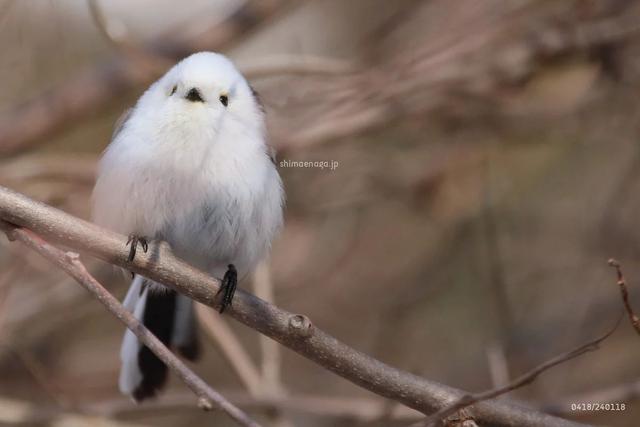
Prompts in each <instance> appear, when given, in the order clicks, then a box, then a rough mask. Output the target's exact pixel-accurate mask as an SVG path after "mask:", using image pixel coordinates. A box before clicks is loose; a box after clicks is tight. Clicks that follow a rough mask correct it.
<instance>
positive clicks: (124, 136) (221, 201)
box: [94, 52, 283, 278]
mask: <svg viewBox="0 0 640 427" xmlns="http://www.w3.org/2000/svg"><path fill="white" fill-rule="evenodd" d="M174 86H175V87H176V92H175V93H174V94H173V95H171V92H172V91H173V88H174ZM193 87H197V88H198V89H199V90H200V91H201V92H202V96H203V98H204V100H205V102H203V103H199V102H198V103H194V102H190V101H188V100H186V99H184V95H185V94H186V93H187V92H188V91H189V90H190V89H191V88H193ZM222 94H224V95H227V96H228V98H229V103H228V106H227V107H225V106H224V105H222V103H221V102H219V96H220V95H222ZM282 194H283V193H282V185H281V182H280V178H279V176H278V173H277V171H276V169H275V167H274V165H273V164H272V162H271V160H270V158H269V153H268V147H267V144H266V143H265V138H264V120H263V113H262V110H261V108H260V105H259V104H258V103H257V101H256V99H255V97H254V95H253V93H252V90H251V88H250V86H249V85H248V84H247V82H246V81H245V79H244V78H243V77H242V75H241V74H240V73H239V72H238V71H237V70H236V69H235V67H234V66H233V64H232V63H231V62H230V61H229V60H228V59H226V58H225V57H224V56H222V55H218V54H214V53H208V52H207V53H198V54H195V55H192V56H190V57H188V58H186V59H185V60H183V61H182V62H180V63H178V64H177V65H176V66H175V67H173V68H172V69H171V70H170V71H169V72H168V73H167V74H166V75H165V76H163V77H162V78H161V79H160V80H158V81H157V82H156V83H154V84H153V85H152V86H151V87H150V88H149V89H148V90H147V91H146V92H145V93H144V95H142V97H141V98H140V100H139V101H138V103H137V105H136V106H135V107H134V109H133V111H132V112H131V113H130V115H129V117H128V119H127V120H126V122H125V123H124V124H123V125H122V129H121V130H119V131H118V132H117V134H116V136H115V138H114V140H113V141H112V142H111V144H110V146H109V147H108V148H107V150H106V152H105V153H104V156H103V158H102V160H101V162H100V166H99V174H98V180H97V182H96V186H95V190H94V218H95V221H96V222H97V223H98V224H101V225H103V226H106V227H108V228H110V229H112V230H115V231H118V232H120V233H122V234H131V233H136V234H138V235H140V236H146V237H148V238H160V239H163V240H166V241H167V242H169V243H170V244H171V246H172V249H173V250H174V252H175V253H176V254H177V255H178V256H180V257H182V258H184V259H186V260H188V261H189V262H191V263H192V264H194V265H196V266H198V267H200V268H202V269H205V270H208V271H210V272H211V273H212V274H214V275H215V276H216V277H218V278H221V277H222V275H223V274H224V272H225V270H226V266H227V264H229V263H233V264H235V265H236V268H237V269H238V271H239V273H240V276H242V275H244V274H246V273H247V272H249V271H250V270H251V269H252V268H253V267H254V266H255V264H256V263H257V261H259V259H260V258H261V257H262V256H263V255H264V254H265V252H266V251H267V249H268V248H269V245H270V242H271V240H272V238H273V236H274V235H275V234H276V232H277V230H278V229H279V227H280V226H281V223H282V199H283V196H282Z"/></svg>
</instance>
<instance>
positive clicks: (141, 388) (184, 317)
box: [119, 275, 200, 401]
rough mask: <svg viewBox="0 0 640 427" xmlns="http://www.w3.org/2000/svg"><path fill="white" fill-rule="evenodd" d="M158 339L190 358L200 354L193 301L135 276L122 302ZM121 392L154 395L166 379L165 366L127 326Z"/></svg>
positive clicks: (138, 396)
mask: <svg viewBox="0 0 640 427" xmlns="http://www.w3.org/2000/svg"><path fill="white" fill-rule="evenodd" d="M123 305H124V307H125V308H126V309H127V310H129V311H131V312H132V313H133V315H134V316H135V317H136V318H137V319H138V320H140V321H141V322H142V323H143V324H144V325H145V326H146V327H147V329H149V330H150V331H151V332H152V333H153V334H154V335H155V336H156V337H157V338H158V339H159V340H160V341H162V342H163V343H164V344H165V345H166V346H167V347H170V348H173V349H175V350H177V351H178V353H180V354H181V355H182V356H184V357H185V358H187V359H189V360H195V359H197V358H198V356H199V353H200V345H199V342H198V338H197V331H196V321H195V315H194V309H193V301H192V300H191V299H189V298H187V297H185V296H182V295H179V294H177V293H176V292H175V291H174V290H171V289H168V288H165V287H162V286H160V285H158V284H156V283H154V282H152V281H150V280H148V279H145V278H144V277H142V276H139V275H136V276H135V278H134V279H133V281H132V282H131V286H130V288H129V292H127V296H126V297H125V300H124V302H123ZM120 360H121V361H122V368H121V371H120V381H119V386H120V391H121V392H122V393H123V394H125V395H128V396H131V397H132V398H133V399H134V400H136V401H142V400H144V399H147V398H150V397H153V396H155V395H156V393H157V392H158V391H160V390H161V389H162V387H163V386H164V384H165V383H166V380H167V366H166V365H165V364H164V363H163V362H162V361H161V360H160V359H158V358H157V357H156V355H154V354H153V353H152V352H151V350H149V349H148V348H147V347H146V346H143V345H142V344H141V343H140V341H138V338H137V337H136V336H135V335H134V334H133V332H131V331H130V330H129V329H127V330H126V331H125V334H124V339H123V341H122V348H121V350H120Z"/></svg>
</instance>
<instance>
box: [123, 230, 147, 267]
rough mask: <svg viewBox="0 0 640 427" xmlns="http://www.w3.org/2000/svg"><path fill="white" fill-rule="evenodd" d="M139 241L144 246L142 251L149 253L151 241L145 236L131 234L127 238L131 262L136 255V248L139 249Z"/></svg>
mask: <svg viewBox="0 0 640 427" xmlns="http://www.w3.org/2000/svg"><path fill="white" fill-rule="evenodd" d="M138 243H139V244H140V246H142V251H143V252H144V253H147V251H148V250H149V243H148V242H147V239H146V238H145V237H141V236H136V235H135V234H130V235H129V238H128V239H127V246H130V247H129V258H128V260H129V262H132V261H133V260H134V259H135V257H136V250H137V249H138Z"/></svg>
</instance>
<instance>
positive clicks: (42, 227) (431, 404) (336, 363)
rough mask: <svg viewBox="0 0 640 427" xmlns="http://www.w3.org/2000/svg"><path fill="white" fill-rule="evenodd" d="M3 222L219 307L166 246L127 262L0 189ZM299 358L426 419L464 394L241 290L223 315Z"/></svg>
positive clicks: (489, 419) (525, 412)
mask: <svg viewBox="0 0 640 427" xmlns="http://www.w3.org/2000/svg"><path fill="white" fill-rule="evenodd" d="M0 219H3V220H5V221H7V222H10V223H12V224H15V225H17V226H20V227H24V228H27V229H29V230H31V231H33V232H34V233H37V234H39V235H41V236H42V237H43V238H46V239H50V240H51V241H52V242H54V243H57V244H60V245H64V246H66V247H69V248H71V249H73V250H77V251H84V252H87V253H89V254H91V255H93V256H95V257H97V258H99V259H102V260H104V261H106V262H108V263H110V264H114V265H117V266H120V267H123V268H126V269H128V270H130V271H133V272H135V273H138V274H141V275H143V276H144V277H147V278H149V279H150V280H153V281H156V282H158V283H162V284H164V285H166V286H168V287H170V288H172V289H175V290H176V291H178V292H180V293H182V294H183V295H186V296H188V297H190V298H192V299H194V300H196V301H199V302H201V303H203V304H206V305H208V306H210V307H216V306H217V303H218V300H217V297H216V295H217V291H218V289H219V288H220V282H219V281H218V280H216V279H214V278H212V277H211V276H210V275H208V274H206V273H204V272H202V271H199V270H197V269H195V268H194V267H192V266H190V265H188V264H187V263H186V262H184V261H182V260H180V259H178V258H176V257H175V256H174V255H173V254H172V252H171V250H170V249H169V247H168V245H167V244H166V243H162V242H152V243H151V244H150V245H149V251H148V252H147V253H144V252H141V253H139V254H138V255H137V256H136V258H135V259H134V261H133V262H129V261H128V252H129V251H128V250H127V248H126V245H125V243H126V241H127V237H126V236H123V235H121V234H117V233H114V232H112V231H109V230H106V229H103V228H101V227H98V226H97V225H95V224H91V223H89V222H86V221H83V220H81V219H79V218H76V217H74V216H72V215H69V214H67V213H64V212H62V211H60V210H58V209H55V208H53V207H51V206H47V205H45V204H43V203H39V202H36V201H33V200H31V199H29V198H28V197H26V196H24V195H22V194H19V193H16V192H14V191H12V190H9V189H7V188H5V187H2V186H0ZM227 313H228V315H230V316H232V317H234V318H235V319H236V320H238V321H240V322H242V323H244V324H245V325H247V326H249V327H250V328H252V329H254V330H256V331H258V332H260V333H262V334H265V335H267V336H269V337H271V338H272V339H274V340H276V341H278V342H279V343H281V344H283V345H285V346H287V347H289V348H290V349H292V350H294V351H296V352H298V353H299V354H301V355H302V356H304V357H306V358H308V359H309V360H311V361H314V362H316V363H317V364H319V365H321V366H323V367H325V368H326V369H328V370H330V371H332V372H334V373H336V374H338V375H340V376H342V377H343V378H346V379H347V380H349V381H351V382H353V383H355V384H357V385H359V386H361V387H363V388H365V389H367V390H369V391H372V392H374V393H377V394H379V395H381V396H384V397H387V398H389V399H393V400H395V401H397V402H400V403H402V404H404V405H406V406H409V407H411V408H413V409H416V410H419V411H421V412H423V413H425V414H429V413H433V412H434V411H437V410H438V409H440V408H442V407H444V406H447V405H448V404H450V403H451V402H453V401H455V400H458V399H459V398H460V397H461V396H463V395H464V392H462V391H461V390H456V389H454V388H452V387H449V386H445V385H442V384H440V383H437V382H435V381H430V380H427V379H425V378H422V377H419V376H417V375H413V374H411V373H408V372H405V371H402V370H400V369H397V368H394V367H392V366H389V365H387V364H385V363H383V362H380V361H379V360H376V359H374V358H373V357H371V356H368V355H366V354H364V353H362V352H359V351H357V350H355V349H353V348H351V347H349V346H347V345H346V344H344V343H342V342H340V341H339V340H337V339H336V338H334V337H333V336H331V335H329V334H327V333H326V332H324V331H323V330H321V329H320V328H318V327H317V326H316V325H314V324H312V323H311V321H310V320H309V318H308V317H306V316H304V315H301V314H293V313H290V312H287V311H285V310H282V309H280V308H278V307H276V306H274V305H272V304H269V303H267V302H265V301H263V300H261V299H259V298H256V297H255V296H253V295H251V294H250V293H248V292H245V291H243V290H242V289H238V291H237V292H236V295H235V297H234V300H233V305H232V306H231V307H229V308H228V309H227V311H226V312H225V314H227ZM473 416H474V418H475V419H476V420H479V421H482V422H484V423H486V424H490V425H494V426H513V425H518V426H520V427H527V426H539V425H549V426H567V427H568V426H577V425H580V424H578V423H575V422H572V421H568V420H564V419H561V418H557V417H552V416H549V415H547V414H543V413H540V412H537V411H533V410H530V409H527V408H522V407H520V406H517V405H512V404H509V403H506V402H500V401H491V402H481V403H478V404H477V405H475V406H474V408H473Z"/></svg>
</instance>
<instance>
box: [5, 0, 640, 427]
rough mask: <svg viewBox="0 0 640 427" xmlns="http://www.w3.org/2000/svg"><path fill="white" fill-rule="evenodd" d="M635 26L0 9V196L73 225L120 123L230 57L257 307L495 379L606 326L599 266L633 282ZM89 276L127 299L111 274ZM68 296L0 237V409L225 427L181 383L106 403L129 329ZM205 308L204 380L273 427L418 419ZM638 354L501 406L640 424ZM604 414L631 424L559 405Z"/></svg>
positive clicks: (604, 14)
mask: <svg viewBox="0 0 640 427" xmlns="http://www.w3.org/2000/svg"><path fill="white" fill-rule="evenodd" d="M638 22H640V2H638V1H637V0H567V1H562V2H559V1H553V0H514V1H505V0H460V1H457V2H451V1H448V0H429V1H416V0H398V1H394V2H389V1H387V0H350V1H349V2H344V1H341V0H323V1H316V0H307V1H304V2H302V1H298V2H294V1H284V0H282V1H278V0H267V1H253V0H247V1H244V0H215V1H212V0H189V1H187V2H181V3H180V6H177V5H176V3H175V2H173V1H171V0H140V1H138V2H129V1H126V0H109V1H106V0H90V1H87V2H78V1H75V0H59V1H56V2H42V1H39V0H23V1H20V2H17V1H10V0H5V1H0V46H1V48H2V52H3V61H2V63H0V76H2V82H3V90H2V91H0V185H3V186H7V187H10V188H13V189H16V190H18V191H20V192H22V193H24V194H27V195H29V196H30V197H32V198H34V199H36V200H40V201H43V202H45V203H47V204H49V205H52V206H55V207H57V208H60V209H62V210H64V211H66V212H70V213H72V214H73V215H75V216H77V217H80V218H88V217H89V212H88V206H89V202H88V199H89V197H90V192H91V188H92V186H93V180H94V172H95V167H96V163H97V158H98V156H99V154H100V152H101V151H102V150H103V149H104V147H105V146H106V144H107V142H108V141H109V138H110V135H111V132H112V129H113V123H114V122H115V121H116V119H117V117H118V116H119V115H120V113H121V112H122V111H123V110H125V109H126V108H128V107H130V106H131V105H132V103H133V102H134V101H135V99H137V98H138V97H139V95H140V93H141V91H142V90H144V89H145V88H146V86H147V85H148V84H149V82H151V81H152V80H153V79H155V78H156V77H157V76H159V75H160V74H162V73H163V72H164V70H166V68H167V67H169V66H170V65H171V64H173V63H174V62H175V61H176V60H178V59H179V58H181V57H183V56H185V55H187V54H189V53H191V52H193V51H194V50H199V49H216V50H221V51H224V53H225V54H227V55H229V56H230V57H231V58H232V59H233V60H234V61H235V62H236V63H237V64H238V65H239V66H240V67H241V68H242V70H243V72H244V73H246V74H247V76H249V78H250V80H251V83H252V85H253V86H254V87H255V88H256V89H257V90H258V92H259V93H260V96H261V99H262V101H263V103H264V105H265V110H266V113H267V122H268V127H269V135H270V139H271V142H272V145H273V146H274V147H275V148H277V149H278V157H279V160H280V173H281V175H282V176H283V180H284V182H285V187H286V190H287V218H286V227H285V230H284V232H283V234H282V236H281V238H280V239H279V240H278V241H277V242H276V243H275V245H274V249H273V253H272V260H271V262H270V265H269V266H268V268H266V269H265V270H261V271H260V272H258V273H259V274H258V275H257V277H256V278H255V280H254V282H253V285H254V286H257V287H258V288H259V289H260V290H258V288H254V289H256V292H257V293H259V294H261V295H263V296H264V298H265V299H267V300H270V301H274V302H277V304H278V305H279V306H281V307H284V308H287V309H291V310H294V309H295V311H297V312H303V313H305V314H307V315H308V316H309V317H310V318H312V319H313V320H314V325H318V326H319V327H322V329H324V330H330V331H332V333H334V334H335V336H337V337H339V338H340V340H341V341H344V342H349V343H350V344H352V345H353V346H354V347H355V348H358V349H362V350H363V351H364V352H365V353H367V354H370V355H372V356H374V357H376V359H380V360H384V361H385V362H387V363H389V364H391V365H394V366H398V367H400V368H402V370H404V371H408V372H412V373H415V374H417V375H420V376H423V377H425V378H433V379H434V380H437V381H438V382H440V383H443V384H451V385H455V386H456V388H458V389H462V390H487V389H490V388H498V387H501V386H504V385H506V384H509V382H510V381H513V378H512V374H513V373H516V372H525V371H527V369H529V367H531V366H534V365H535V364H536V362H537V361H539V360H547V359H549V358H550V356H552V355H553V354H558V353H560V352H561V351H562V350H563V349H565V348H566V346H567V344H568V343H567V337H571V340H572V342H573V341H575V342H576V343H578V342H586V341H587V340H588V339H590V337H592V336H595V335H596V334H597V333H598V332H599V330H600V328H601V326H602V321H601V319H603V318H609V317H610V316H613V314H615V313H618V311H619V309H620V296H619V295H617V294H616V293H615V292H613V291H612V288H611V271H610V269H609V268H607V266H606V264H605V263H604V262H603V260H607V259H609V258H610V257H615V258H616V259H619V260H620V262H621V263H622V265H624V266H625V274H627V275H628V277H629V278H633V277H639V276H640V265H639V264H638V263H637V260H638V259H639V257H640V240H638V234H637V232H636V229H637V225H636V223H637V212H638V211H639V210H640V201H639V199H637V198H636V197H634V196H633V195H634V194H636V193H637V192H638V191H639V190H640V180H639V178H640V169H639V168H638V166H640V161H638V159H640V154H639V153H640V150H639V146H638V143H637V142H638V141H639V140H640V139H639V138H640V114H638V112H639V110H638V108H637V105H638V101H637V93H639V91H640V83H639V82H640V61H638V58H640V31H638V27H639V25H638ZM294 161H303V162H304V161H307V162H316V163H315V164H316V165H318V164H321V163H319V162H325V161H326V162H327V164H331V163H330V162H332V161H335V162H336V163H335V164H337V165H339V166H338V167H337V168H335V169H331V168H330V167H328V166H325V167H313V168H301V167H295V166H291V162H294ZM286 162H289V163H286ZM86 265H87V269H88V270H89V271H91V273H92V275H94V276H95V277H96V279H97V280H98V281H100V282H101V283H104V284H105V286H107V287H108V289H109V291H110V292H112V293H113V294H114V295H116V296H118V297H122V296H123V295H124V292H125V287H126V284H125V283H124V282H123V281H122V280H121V278H120V277H119V275H117V274H113V271H112V270H113V269H112V267H111V266H110V265H105V264H104V263H102V262H100V261H97V260H93V259H87V260H86ZM266 270H268V271H269V274H268V275H265V274H263V273H264V272H265V271H266ZM265 277H267V278H268V279H265ZM69 282H70V279H69V278H68V277H66V275H65V274H64V273H62V272H58V271H52V269H51V267H50V266H49V265H48V264H46V263H45V262H43V260H41V259H40V258H39V257H38V256H37V255H36V254H33V253H31V252H30V251H26V250H24V249H23V248H20V246H17V245H8V244H6V242H3V241H0V389H2V390H3V398H6V399H9V400H11V401H15V402H20V403H24V404H26V405H32V404H35V407H37V408H39V409H42V410H43V411H44V413H46V415H47V417H49V416H53V415H54V414H78V415H80V416H83V415H88V416H96V417H99V418H100V419H101V421H105V422H106V421H114V422H120V423H123V424H133V425H157V426H182V425H201V424H203V423H205V422H211V420H213V419H215V422H216V425H220V426H221V427H226V425H231V424H229V423H228V421H227V420H226V419H225V418H224V417H223V416H217V415H216V414H202V413H201V411H199V410H197V409H196V408H194V407H193V405H192V400H191V396H187V395H186V394H182V395H180V394H179V393H178V394H176V390H175V389H174V388H172V387H171V386H172V385H173V384H169V386H170V389H171V390H170V392H169V394H168V395H167V396H163V398H162V399H161V400H160V401H158V402H154V403H152V404H149V405H143V406H141V407H133V406H130V404H129V403H128V402H126V401H124V400H122V399H120V398H118V397H117V390H116V383H115V380H114V379H115V378H116V377H117V371H118V351H117V348H118V346H119V342H120V339H121V335H122V330H121V327H120V326H119V325H117V324H114V322H110V321H109V320H110V319H108V318H106V319H105V317H106V316H104V315H103V312H102V311H101V310H100V307H96V306H95V304H92V303H91V302H90V299H89V298H90V297H89V296H88V295H87V294H86V293H85V292H83V291H82V290H81V289H79V288H78V287H77V286H71V285H70V283H69ZM241 286H242V287H243V288H245V289H248V288H250V287H251V284H250V283H249V282H248V281H247V283H244V284H242V285H241ZM629 286H630V287H631V292H630V293H629V295H628V298H629V304H630V305H631V306H632V307H636V306H638V304H640V294H638V293H635V292H633V283H629ZM207 314H208V315H207ZM211 314H212V313H210V311H209V310H206V309H202V308H201V309H200V315H201V316H202V317H201V320H203V325H202V328H201V332H202V335H203V338H205V339H204V340H203V343H204V345H205V349H204V350H205V357H204V358H203V361H202V362H201V363H200V364H198V366H197V369H198V373H199V374H201V375H202V376H203V378H207V379H208V380H209V379H210V380H211V383H212V384H216V386H218V385H219V386H220V388H221V389H223V390H225V395H227V396H228V397H229V399H230V400H231V401H233V402H234V403H236V404H238V405H240V406H241V407H242V408H243V409H246V410H247V411H249V412H250V413H251V414H252V415H254V416H256V417H257V418H258V419H259V420H260V421H262V422H263V423H264V424H265V425H276V424H279V425H287V424H286V423H289V424H292V425H304V426H309V427H316V426H325V425H332V426H334V425H335V426H337V427H351V426H357V427H397V426H404V425H406V424H408V423H410V422H415V421H417V420H419V419H420V418H419V414H417V413H416V412H415V411H414V410H411V409H409V408H407V407H406V406H404V405H402V404H399V403H396V402H393V401H387V400H384V399H378V398H377V397H372V396H371V395H369V394H368V392H366V391H364V390H361V389H359V388H357V387H353V385H352V384H351V383H350V382H348V381H344V380H343V379H341V378H340V377H337V376H331V375H327V371H326V370H325V369H322V368H321V367H319V366H317V365H315V364H313V363H309V361H308V360H306V359H305V358H300V357H298V356H297V355H296V354H295V353H293V352H290V351H288V350H286V349H283V348H281V347H279V346H278V345H275V344H274V343H273V342H270V341H268V340H269V339H268V338H263V337H261V335H260V334H257V333H255V331H254V330H252V329H250V328H246V327H243V326H242V325H239V324H237V322H226V321H225V319H220V318H218V317H214V316H211ZM211 320H214V321H216V322H217V323H211V322H210V321H211ZM638 357H640V346H638V342H637V335H636V333H635V331H634V330H633V329H632V328H620V330H618V331H617V332H616V334H615V335H614V336H612V337H611V338H610V339H609V340H608V341H607V345H606V346H604V347H603V348H602V349H601V350H599V351H598V352H595V353H592V354H590V355H589V356H588V357H584V358H580V359H576V360H573V361H572V362H571V363H570V364H566V365H563V367H562V369H557V370H554V371H553V372H552V373H549V374H548V375H543V376H541V377H540V378H538V379H537V380H536V381H535V382H534V383H532V384H530V385H529V386H528V387H526V388H521V389H518V390H515V391H513V393H512V394H513V396H510V398H512V399H514V400H515V401H517V402H519V403H520V404H521V405H523V406H525V407H529V408H536V409H540V408H542V410H544V411H547V410H548V411H552V412H553V413H556V414H561V415H562V416H564V417H568V418H571V419H572V420H575V421H579V422H585V423H590V424H598V425H615V426H630V427H635V426H636V424H637V419H638V418H640V415H639V414H640V399H638V394H637V393H635V392H634V390H635V388H634V381H633V378H638V377H640V370H639V368H638V364H637V360H638ZM95 360H99V361H100V363H87V361H95ZM585 372H587V373H588V375H585ZM5 390H6V392H5ZM174 397H175V398H176V399H175V400H173V401H172V399H173V398H174ZM599 399H604V400H606V401H607V402H613V403H621V402H623V403H625V404H626V406H625V408H626V409H625V410H624V411H598V412H594V411H591V412H586V411H572V410H571V403H580V402H589V401H591V400H593V401H596V400H599ZM174 403H175V405H174ZM110 405H112V406H111V407H112V408H113V409H114V410H113V411H112V412H109V411H106V409H105V408H109V407H110ZM100 408H102V409H105V411H106V412H100ZM94 409H95V411H96V412H92V411H93V410H94ZM464 412H465V413H464V414H462V415H461V416H460V418H461V419H464V418H465V417H467V418H468V417H469V416H471V415H472V414H471V412H468V411H464ZM49 419H53V418H47V420H49ZM35 421H36V420H34V419H30V420H26V421H24V422H23V423H22V424H23V425H24V424H26V425H32V424H34V423H35ZM96 422H98V421H96ZM225 423H227V424H225ZM283 423H284V424H283Z"/></svg>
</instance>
